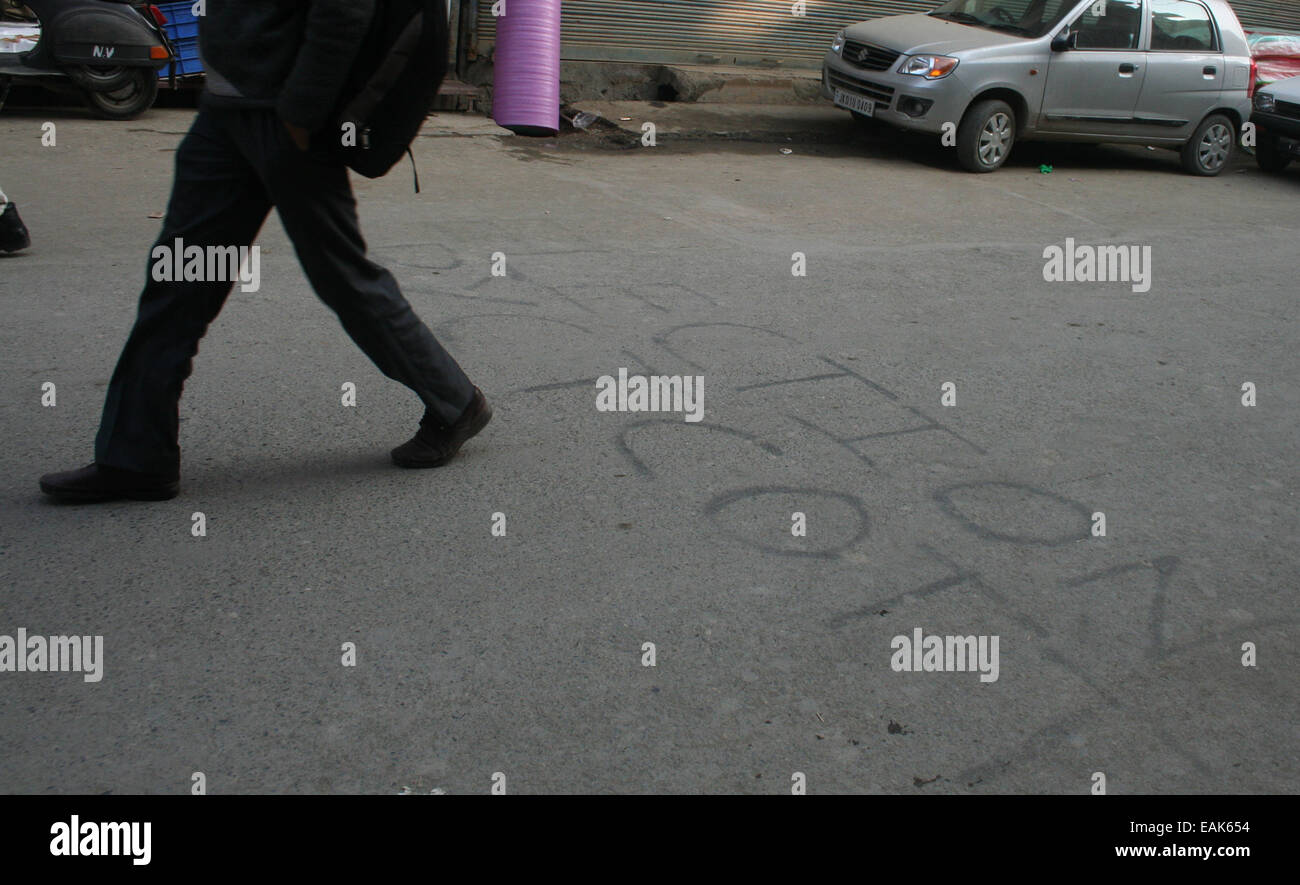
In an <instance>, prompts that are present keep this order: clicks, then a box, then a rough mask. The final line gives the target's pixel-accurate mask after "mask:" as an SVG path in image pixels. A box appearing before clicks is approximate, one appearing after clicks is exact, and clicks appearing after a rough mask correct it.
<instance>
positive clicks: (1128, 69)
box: [1119, 62, 1138, 74]
mask: <svg viewBox="0 0 1300 885" xmlns="http://www.w3.org/2000/svg"><path fill="white" fill-rule="evenodd" d="M1137 69H1138V66H1137V65H1135V64H1130V63H1128V62H1124V64H1122V65H1120V66H1119V72H1120V73H1121V74H1135V73H1137Z"/></svg>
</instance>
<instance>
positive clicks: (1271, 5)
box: [1230, 0, 1300, 32]
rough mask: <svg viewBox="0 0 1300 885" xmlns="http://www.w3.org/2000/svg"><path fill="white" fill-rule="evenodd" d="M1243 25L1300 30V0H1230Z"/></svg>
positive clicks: (1262, 29) (1265, 28) (1270, 29)
mask: <svg viewBox="0 0 1300 885" xmlns="http://www.w3.org/2000/svg"><path fill="white" fill-rule="evenodd" d="M1230 2H1231V3H1232V8H1233V9H1234V10H1236V12H1237V18H1239V19H1241V26H1242V27H1243V28H1246V29H1247V30H1258V31H1277V30H1281V31H1296V32H1300V0H1230Z"/></svg>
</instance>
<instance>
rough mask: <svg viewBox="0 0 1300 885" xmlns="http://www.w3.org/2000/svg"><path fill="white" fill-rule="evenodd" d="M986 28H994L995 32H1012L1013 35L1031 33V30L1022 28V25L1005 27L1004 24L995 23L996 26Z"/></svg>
mask: <svg viewBox="0 0 1300 885" xmlns="http://www.w3.org/2000/svg"><path fill="white" fill-rule="evenodd" d="M986 27H989V28H992V29H993V30H995V31H1010V32H1011V33H1013V34H1028V33H1029V28H1022V27H1020V25H1004V24H996V23H995V24H991V25H986Z"/></svg>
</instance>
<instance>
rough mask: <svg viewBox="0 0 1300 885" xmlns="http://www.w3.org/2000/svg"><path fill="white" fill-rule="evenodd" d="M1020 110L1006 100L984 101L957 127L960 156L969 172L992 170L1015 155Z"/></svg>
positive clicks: (969, 112)
mask: <svg viewBox="0 0 1300 885" xmlns="http://www.w3.org/2000/svg"><path fill="white" fill-rule="evenodd" d="M1015 143H1016V112H1015V111H1013V110H1012V109H1011V105H1009V104H1007V103H1006V102H1005V101H997V100H992V101H981V102H980V103H979V104H976V105H973V106H972V107H971V108H970V110H968V111H967V112H966V116H965V117H962V121H961V126H959V127H958V128H957V160H958V162H960V163H961V165H962V168H964V169H966V170H967V171H968V172H992V171H994V170H995V169H998V168H1000V167H1001V166H1002V164H1003V163H1005V162H1006V161H1007V157H1009V156H1011V148H1012V146H1013V145H1015Z"/></svg>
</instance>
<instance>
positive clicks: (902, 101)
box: [822, 52, 970, 134]
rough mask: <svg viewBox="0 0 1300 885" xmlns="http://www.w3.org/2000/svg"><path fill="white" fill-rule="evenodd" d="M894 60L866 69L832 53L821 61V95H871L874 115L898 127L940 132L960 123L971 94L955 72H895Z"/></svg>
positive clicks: (833, 96) (831, 96)
mask: <svg viewBox="0 0 1300 885" xmlns="http://www.w3.org/2000/svg"><path fill="white" fill-rule="evenodd" d="M897 67H898V65H897V63H895V64H893V65H891V66H890V68H889V70H885V71H868V70H864V69H863V68H859V67H857V66H856V65H851V64H849V63H848V62H846V61H845V60H844V59H842V58H840V56H838V55H836V54H835V53H833V52H827V53H826V58H825V59H824V60H823V62H822V95H823V96H825V97H826V98H828V99H830V100H831V101H834V100H835V90H836V89H839V90H841V91H843V92H847V93H849V94H851V95H859V96H863V97H866V98H870V99H871V100H872V101H873V102H875V111H874V113H873V115H872V116H873V117H874V118H875V119H877V120H880V121H881V122H883V123H888V124H889V125H891V126H897V127H898V128H900V129H911V130H914V131H917V132H931V133H934V134H939V133H942V132H943V130H944V124H945V123H952V124H954V125H956V124H958V123H960V122H961V115H962V114H963V113H965V111H966V105H967V104H968V103H969V100H970V96H969V95H968V94H967V90H965V89H964V88H963V87H962V85H961V81H960V80H959V79H957V78H958V76H959V73H960V67H958V70H957V71H954V72H953V73H951V74H949V75H948V76H947V77H944V78H942V79H940V80H926V79H925V78H924V77H914V76H911V75H909V74H898V73H895V69H896V68H897Z"/></svg>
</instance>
